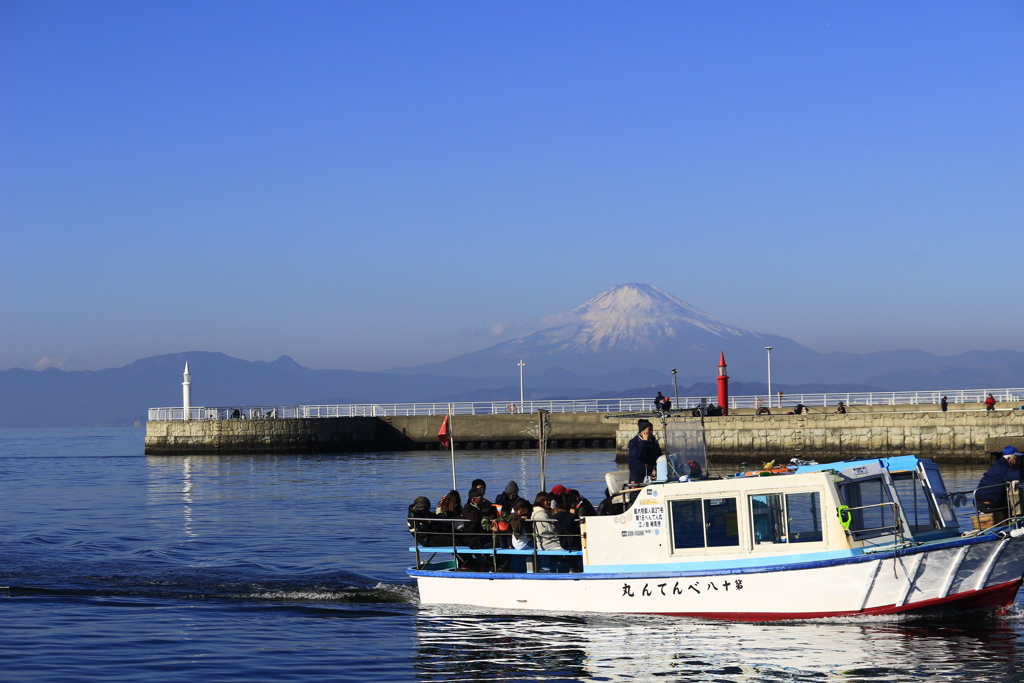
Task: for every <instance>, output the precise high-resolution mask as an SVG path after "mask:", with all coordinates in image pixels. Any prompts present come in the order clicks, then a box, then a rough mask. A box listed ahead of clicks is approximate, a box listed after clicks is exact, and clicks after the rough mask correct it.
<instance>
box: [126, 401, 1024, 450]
mask: <svg viewBox="0 0 1024 683" xmlns="http://www.w3.org/2000/svg"><path fill="white" fill-rule="evenodd" d="M887 408H888V410H886V411H882V410H871V411H864V412H850V413H847V414H846V415H832V414H826V413H815V414H811V415H762V416H755V415H729V416H728V417H712V418H706V419H705V425H706V428H707V431H706V439H707V445H708V453H709V455H710V456H711V457H712V458H716V459H718V460H720V461H732V462H743V461H749V462H756V461H758V460H762V461H768V460H773V459H775V460H778V459H781V460H787V461H788V460H789V459H790V458H792V457H794V456H799V457H802V458H807V459H817V460H820V461H828V460H839V459H844V458H856V457H861V456H881V455H902V454H905V453H915V454H917V455H920V456H922V457H928V458H934V459H936V460H938V461H942V462H982V461H986V462H987V459H988V453H990V452H993V451H995V450H1000V449H1001V448H1002V446H1001V445H1000V446H998V448H997V447H996V445H995V444H998V443H1003V445H1007V444H1011V445H1014V446H1016V447H1017V448H1019V449H1021V450H1024V411H1022V410H996V411H991V412H986V411H984V410H964V411H950V412H948V413H942V412H939V411H935V410H933V411H924V410H920V409H918V406H908V408H909V410H907V411H902V410H900V407H899V406H887ZM548 416H549V420H550V425H551V429H550V434H549V447H551V448H607V449H611V448H615V452H616V458H617V459H618V460H620V461H622V460H624V459H625V458H626V455H627V444H628V443H629V440H630V439H631V438H633V436H634V435H635V434H636V420H637V417H638V416H637V415H632V416H630V417H626V416H624V415H622V414H614V413H549V415H548ZM648 419H650V420H651V421H652V422H653V423H654V424H655V428H656V433H657V435H658V437H659V439H661V440H662V442H663V443H665V442H666V441H665V438H666V436H668V437H670V439H669V441H668V443H671V442H672V440H671V434H669V431H670V430H672V429H680V430H682V429H690V428H692V427H693V426H694V425H695V424H696V423H697V422H698V420H699V418H693V417H689V416H686V417H683V416H681V415H680V416H672V417H670V418H668V419H662V418H655V417H653V416H650V417H648ZM442 420H443V416H392V417H340V418H315V419H286V420H281V419H259V420H191V421H180V420H179V421H150V422H147V423H146V444H145V448H146V454H147V455H178V454H195V455H202V454H239V455H242V454H260V453H354V452H380V451H408V450H425V449H436V448H438V441H437V430H438V428H439V427H440V426H441V421H442ZM453 421H454V422H453V424H454V434H455V443H456V448H458V449H486V448H535V447H536V446H537V433H538V417H537V415H536V414H525V415H524V414H513V415H465V416H463V415H456V416H455V417H454V418H453ZM1007 439H1010V440H1009V441H1007ZM1000 440H1002V441H1000ZM1004 442H1005V443H1004Z"/></svg>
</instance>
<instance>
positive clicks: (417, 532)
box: [406, 496, 451, 547]
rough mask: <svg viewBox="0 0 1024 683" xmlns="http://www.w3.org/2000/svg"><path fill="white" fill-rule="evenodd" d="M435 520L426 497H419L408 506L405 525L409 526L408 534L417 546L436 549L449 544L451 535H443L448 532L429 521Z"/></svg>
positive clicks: (435, 516)
mask: <svg viewBox="0 0 1024 683" xmlns="http://www.w3.org/2000/svg"><path fill="white" fill-rule="evenodd" d="M436 518H437V515H436V514H435V513H433V512H431V510H430V500H428V499H427V498H426V496H420V497H419V498H417V499H416V500H415V501H413V503H412V505H410V506H409V512H408V515H407V517H406V524H408V525H409V533H410V534H412V535H413V538H414V539H415V540H416V543H417V544H418V545H425V546H435V547H436V546H442V545H449V544H451V534H448V533H445V532H446V531H448V530H447V529H443V528H441V525H439V524H438V523H437V522H432V521H429V520H433V519H436ZM420 520H423V521H420Z"/></svg>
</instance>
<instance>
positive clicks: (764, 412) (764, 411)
mask: <svg viewBox="0 0 1024 683" xmlns="http://www.w3.org/2000/svg"><path fill="white" fill-rule="evenodd" d="M771 414H772V411H770V410H768V409H767V408H765V407H764V406H761V407H760V408H758V409H757V415H771Z"/></svg>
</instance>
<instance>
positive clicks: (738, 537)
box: [412, 455, 960, 574]
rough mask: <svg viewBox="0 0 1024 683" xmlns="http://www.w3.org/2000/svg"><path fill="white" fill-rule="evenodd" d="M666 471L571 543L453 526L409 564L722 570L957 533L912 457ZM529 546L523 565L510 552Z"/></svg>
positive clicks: (935, 481)
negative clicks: (519, 539)
mask: <svg viewBox="0 0 1024 683" xmlns="http://www.w3.org/2000/svg"><path fill="white" fill-rule="evenodd" d="M673 469H674V468H672V467H669V468H659V473H660V474H661V475H662V476H666V480H664V481H654V482H651V483H649V484H647V485H645V486H643V487H642V488H639V489H627V490H623V491H622V492H620V493H619V494H617V495H619V496H621V497H622V499H623V501H624V503H625V504H626V506H627V509H625V511H624V512H623V513H622V514H618V515H611V516H590V517H584V518H582V525H581V527H582V533H581V534H580V536H581V538H580V541H581V543H580V545H581V546H582V550H576V551H570V550H563V551H559V550H545V551H538V550H513V549H511V547H508V548H503V547H501V546H503V545H508V546H510V544H507V543H502V542H501V540H500V539H499V535H500V534H499V533H498V532H497V531H495V532H494V538H493V546H494V547H492V548H486V549H469V548H466V547H459V543H458V540H457V539H456V538H455V534H453V535H452V541H453V542H452V545H450V546H448V547H447V550H446V549H445V548H444V547H431V548H423V547H421V546H419V545H417V546H414V548H412V549H413V550H416V551H417V568H421V569H428V570H429V569H438V570H452V569H458V568H460V566H461V565H460V559H459V558H460V556H461V557H463V558H464V557H467V556H469V555H475V556H476V557H477V558H478V559H479V557H480V556H481V555H487V556H490V559H491V562H490V564H491V566H492V567H493V571H505V572H507V571H512V572H516V571H526V572H531V571H551V572H571V571H576V572H578V571H581V570H582V571H583V572H584V573H598V574H611V573H620V572H645V571H659V572H661V571H666V570H669V571H671V570H694V569H701V570H704V569H706V570H708V571H715V570H718V569H720V570H723V571H724V570H726V569H729V568H733V569H734V568H736V567H745V566H746V567H758V566H766V565H776V566H777V565H780V564H786V563H787V562H790V561H792V562H797V561H799V562H808V561H815V560H818V559H821V560H830V559H835V558H839V557H843V556H851V555H858V554H864V553H870V552H877V551H882V550H890V551H891V550H892V549H893V548H894V547H896V548H899V547H904V546H906V545H908V544H911V545H917V544H920V543H924V542H928V541H938V540H941V539H946V538H954V537H957V536H959V535H960V525H959V523H958V521H957V517H956V513H955V512H954V509H953V505H952V502H951V500H950V495H949V494H948V493H947V491H946V488H945V486H944V484H943V482H942V477H941V476H940V474H939V470H938V467H937V466H936V465H935V463H933V462H932V461H930V460H924V459H919V458H917V457H916V456H912V455H910V456H901V457H896V458H882V459H873V460H855V461H844V462H836V463H828V464H823V465H819V464H800V465H789V466H785V467H780V468H770V469H767V470H760V471H753V472H744V473H740V474H738V475H735V476H731V477H726V478H720V479H706V478H700V479H692V480H690V479H688V478H687V477H686V476H677V477H675V478H674V479H673V478H668V477H667V475H666V474H665V473H666V471H672V470H673ZM616 476H617V473H610V475H609V477H610V478H611V479H614V478H615V477H616ZM534 545H535V546H536V543H534ZM421 551H430V552H431V553H434V554H438V553H447V554H449V555H454V557H455V559H454V561H451V560H448V561H444V562H441V563H434V562H433V561H432V558H433V555H432V556H431V559H430V560H427V562H426V563H421V561H420V552H421ZM529 555H532V556H533V558H532V560H530V559H527V561H525V562H524V561H523V559H524V558H520V557H511V556H529ZM544 556H548V559H547V561H544ZM579 556H582V558H581V559H582V562H580V561H579ZM479 564H480V563H479V562H478V563H477V567H478V569H477V570H478V571H479Z"/></svg>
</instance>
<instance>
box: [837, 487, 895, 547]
mask: <svg viewBox="0 0 1024 683" xmlns="http://www.w3.org/2000/svg"><path fill="white" fill-rule="evenodd" d="M839 496H840V498H842V501H843V504H844V505H847V506H849V510H848V514H849V515H850V534H851V535H852V536H853V538H854V539H856V540H861V539H865V538H876V537H878V536H887V535H890V534H894V533H896V511H895V509H894V507H893V501H892V498H891V497H890V495H889V487H888V486H886V484H885V482H884V481H882V478H881V477H870V478H868V479H858V480H855V481H851V482H846V483H843V484H840V485H839Z"/></svg>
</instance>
